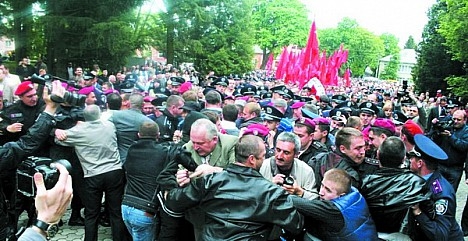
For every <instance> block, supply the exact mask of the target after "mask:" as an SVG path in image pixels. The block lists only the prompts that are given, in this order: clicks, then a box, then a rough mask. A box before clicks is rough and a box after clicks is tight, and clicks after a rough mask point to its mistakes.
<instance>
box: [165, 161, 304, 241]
mask: <svg viewBox="0 0 468 241" xmlns="http://www.w3.org/2000/svg"><path fill="white" fill-rule="evenodd" d="M166 206H167V207H168V208H169V209H171V210H172V211H176V212H183V211H186V218H187V219H188V220H189V221H190V222H191V223H192V224H193V225H194V228H195V237H196V239H197V240H267V238H268V236H269V234H270V232H271V230H272V228H273V225H278V226H281V227H283V228H284V229H286V230H288V231H290V232H292V233H293V234H298V233H299V232H300V231H301V230H302V226H303V217H302V215H300V214H299V213H298V212H297V210H296V209H295V208H294V207H293V204H292V200H291V197H289V195H288V194H287V193H286V192H285V191H284V190H283V189H281V188H280V187H279V186H277V185H275V184H273V183H272V182H270V181H269V180H266V179H265V178H263V176H262V175H261V174H260V173H259V172H258V171H256V170H254V169H252V168H249V167H245V166H240V165H236V164H231V165H229V166H228V167H227V168H226V169H225V170H224V171H222V172H220V173H214V174H210V175H207V176H204V177H202V178H198V179H195V180H194V181H192V182H191V183H190V184H189V185H188V186H186V187H184V188H176V189H173V190H171V192H169V195H168V196H167V200H166Z"/></svg>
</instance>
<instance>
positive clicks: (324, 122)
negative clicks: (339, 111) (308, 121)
mask: <svg viewBox="0 0 468 241" xmlns="http://www.w3.org/2000/svg"><path fill="white" fill-rule="evenodd" d="M314 122H315V124H316V125H330V120H328V119H327V118H323V117H317V118H314Z"/></svg>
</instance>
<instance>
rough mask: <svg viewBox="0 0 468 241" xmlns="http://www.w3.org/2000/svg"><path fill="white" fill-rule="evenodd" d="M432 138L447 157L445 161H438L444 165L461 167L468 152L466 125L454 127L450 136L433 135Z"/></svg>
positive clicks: (467, 130)
mask: <svg viewBox="0 0 468 241" xmlns="http://www.w3.org/2000/svg"><path fill="white" fill-rule="evenodd" d="M433 140H434V142H435V143H437V145H439V146H440V148H442V150H444V151H445V153H447V156H448V157H449V158H448V160H447V161H445V162H443V163H440V164H442V165H444V166H448V167H451V166H457V167H460V168H463V165H464V164H465V159H466V156H467V152H468V126H467V125H463V127H462V128H460V129H454V130H453V131H452V136H442V135H437V134H434V135H433Z"/></svg>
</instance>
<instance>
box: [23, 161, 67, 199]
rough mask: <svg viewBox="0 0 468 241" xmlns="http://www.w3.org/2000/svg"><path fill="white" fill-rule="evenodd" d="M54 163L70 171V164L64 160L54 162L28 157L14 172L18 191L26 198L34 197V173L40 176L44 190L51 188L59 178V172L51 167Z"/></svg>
mask: <svg viewBox="0 0 468 241" xmlns="http://www.w3.org/2000/svg"><path fill="white" fill-rule="evenodd" d="M54 163H59V164H62V165H63V166H65V167H66V168H67V170H68V171H71V168H72V167H71V164H70V162H68V161H67V160H65V159H60V160H57V161H55V162H54V161H52V159H50V158H47V157H34V156H30V157H28V159H27V160H25V161H24V162H22V163H21V164H20V165H19V166H18V169H17V171H16V176H17V180H18V191H19V192H20V193H22V194H23V195H25V196H27V197H35V196H36V185H35V184H34V173H36V172H40V173H41V174H42V176H43V178H44V184H45V187H46V189H51V188H53V187H54V186H55V184H56V183H57V181H58V179H59V176H60V172H59V171H58V170H57V168H55V166H54V165H53V164H54Z"/></svg>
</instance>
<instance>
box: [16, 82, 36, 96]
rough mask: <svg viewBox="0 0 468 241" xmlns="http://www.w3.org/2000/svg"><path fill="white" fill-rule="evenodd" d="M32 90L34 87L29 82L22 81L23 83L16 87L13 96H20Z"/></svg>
mask: <svg viewBox="0 0 468 241" xmlns="http://www.w3.org/2000/svg"><path fill="white" fill-rule="evenodd" d="M33 89H34V85H33V84H32V82H31V81H24V82H23V83H21V84H20V85H18V88H16V91H15V95H18V96H20V95H23V94H25V93H26V92H29V91H31V90H33Z"/></svg>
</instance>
